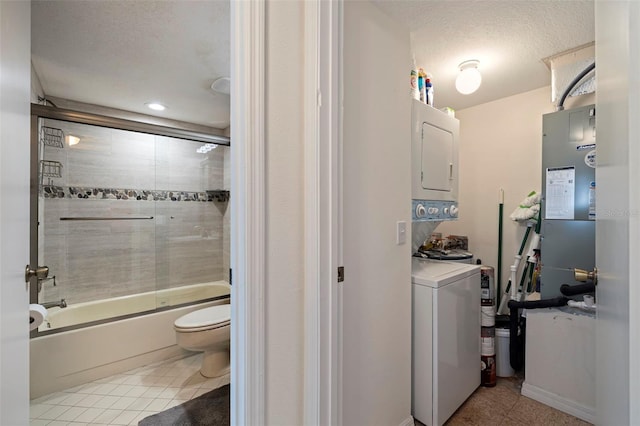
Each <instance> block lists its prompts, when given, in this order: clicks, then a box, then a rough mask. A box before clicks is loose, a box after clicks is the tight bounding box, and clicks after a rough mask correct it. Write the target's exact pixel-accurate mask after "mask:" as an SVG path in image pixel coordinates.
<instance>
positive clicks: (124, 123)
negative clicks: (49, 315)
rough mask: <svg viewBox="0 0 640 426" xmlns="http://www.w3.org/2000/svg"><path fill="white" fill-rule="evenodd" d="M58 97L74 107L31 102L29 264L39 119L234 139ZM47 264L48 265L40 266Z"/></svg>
mask: <svg viewBox="0 0 640 426" xmlns="http://www.w3.org/2000/svg"><path fill="white" fill-rule="evenodd" d="M50 99H55V101H56V104H58V105H65V106H67V105H68V106H69V107H71V108H74V109H67V108H55V107H50V106H45V105H40V104H31V123H30V126H31V132H30V133H31V148H30V176H31V177H30V187H31V189H30V199H29V211H30V216H31V220H30V229H29V262H30V263H29V264H30V265H39V264H38V255H39V253H38V240H39V236H38V217H39V214H38V213H39V212H38V203H39V200H38V198H39V192H40V179H39V176H40V171H39V167H40V166H39V163H40V153H39V149H40V139H39V137H40V136H39V134H40V133H39V131H38V121H39V119H41V118H42V119H53V120H60V121H67V122H72V123H78V124H86V125H93V126H99V127H103V128H110V129H118V130H126V131H132V132H140V133H146V134H151V135H155V136H165V137H172V138H177V139H183V140H188V141H194V142H202V143H214V144H217V145H225V146H230V138H229V137H228V136H225V134H224V130H221V129H217V128H213V127H208V126H203V125H199V124H192V123H184V122H180V121H176V120H169V119H164V118H159V117H150V116H147V115H144V114H139V113H134V112H129V111H123V110H118V109H113V108H108V107H101V106H97V105H89V104H84V103H81V102H75V101H68V100H65V99H57V98H50ZM39 266H45V265H39ZM29 298H30V300H31V303H38V285H31V286H30V288H29ZM173 308H175V306H168V307H165V308H156V310H154V312H158V311H161V310H168V309H173ZM148 313H149V312H140V313H132V314H129V315H124V316H118V317H117V319H125V318H132V317H136V316H140V315H146V314H148ZM113 320H114V318H107V319H104V320H99V321H94V322H91V323H83V324H78V325H73V326H69V327H63V328H60V329H59V330H56V331H55V332H63V331H68V330H73V329H77V328H82V327H87V326H89V325H98V324H103V323H107V322H111V321H113ZM44 334H50V333H48V332H45V333H42V332H38V329H35V330H32V331H31V332H30V337H31V338H33V337H38V336H42V335H44Z"/></svg>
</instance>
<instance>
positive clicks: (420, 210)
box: [416, 204, 427, 217]
mask: <svg viewBox="0 0 640 426" xmlns="http://www.w3.org/2000/svg"><path fill="white" fill-rule="evenodd" d="M426 215H427V209H425V208H424V206H423V205H422V204H418V205H417V206H416V217H425V216H426Z"/></svg>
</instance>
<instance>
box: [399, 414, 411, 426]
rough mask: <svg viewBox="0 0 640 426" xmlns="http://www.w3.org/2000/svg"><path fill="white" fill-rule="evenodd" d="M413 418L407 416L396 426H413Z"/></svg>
mask: <svg viewBox="0 0 640 426" xmlns="http://www.w3.org/2000/svg"><path fill="white" fill-rule="evenodd" d="M414 424H415V423H414V422H413V416H409V417H407V418H406V419H404V420H403V421H402V423H400V424H399V425H398V426H414Z"/></svg>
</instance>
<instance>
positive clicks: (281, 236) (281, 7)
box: [265, 1, 305, 425]
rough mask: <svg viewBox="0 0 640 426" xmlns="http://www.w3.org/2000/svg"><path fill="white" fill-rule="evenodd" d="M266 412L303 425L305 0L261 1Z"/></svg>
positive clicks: (269, 418) (277, 420)
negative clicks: (263, 27)
mask: <svg viewBox="0 0 640 426" xmlns="http://www.w3.org/2000/svg"><path fill="white" fill-rule="evenodd" d="M266 7H267V10H266V18H267V22H266V31H267V34H266V80H265V81H266V114H267V116H266V135H265V145H266V160H267V164H266V173H267V182H266V200H267V221H266V224H267V232H266V234H267V235H266V240H267V241H266V262H267V279H266V288H265V294H266V300H265V311H266V322H267V324H266V336H265V342H266V348H265V350H266V373H265V383H266V389H265V395H266V404H265V419H266V423H267V424H270V425H300V424H302V423H303V422H302V419H303V417H302V414H303V413H302V409H303V392H302V390H303V368H304V365H303V355H304V353H303V343H304V340H303V338H304V336H303V327H304V315H303V304H304V293H303V289H304V268H303V265H304V244H303V243H304V228H303V224H304V222H303V220H304V211H303V203H304V186H303V185H304V182H303V178H304V169H303V165H304V162H303V148H304V146H303V144H302V140H303V137H304V134H303V112H304V110H303V96H302V93H303V84H304V78H305V76H304V75H303V65H304V63H303V42H304V38H303V34H304V26H303V19H304V15H303V14H304V2H283V1H270V2H267V4H266Z"/></svg>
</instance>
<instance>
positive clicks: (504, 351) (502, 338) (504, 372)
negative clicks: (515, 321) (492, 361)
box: [495, 327, 515, 377]
mask: <svg viewBox="0 0 640 426" xmlns="http://www.w3.org/2000/svg"><path fill="white" fill-rule="evenodd" d="M495 342H496V376H498V377H511V376H513V375H514V374H515V371H513V368H511V362H510V356H509V329H508V328H497V327H496V340H495Z"/></svg>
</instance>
